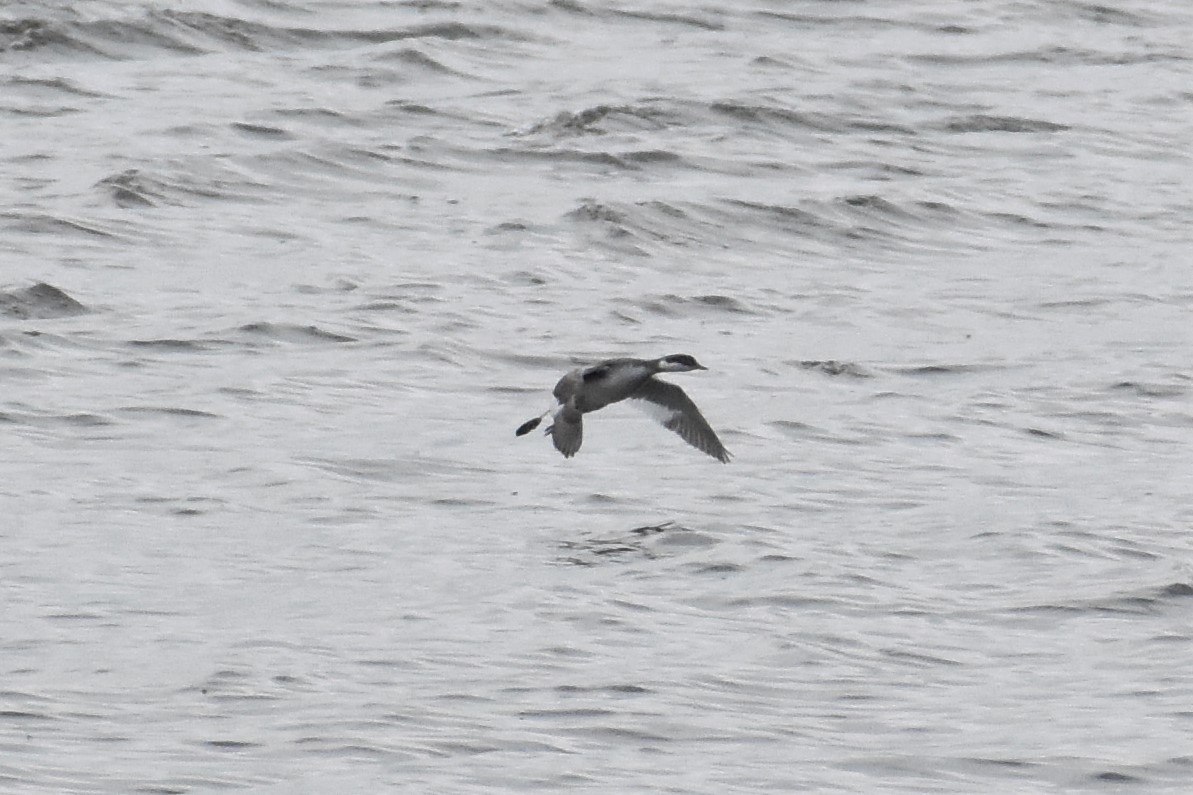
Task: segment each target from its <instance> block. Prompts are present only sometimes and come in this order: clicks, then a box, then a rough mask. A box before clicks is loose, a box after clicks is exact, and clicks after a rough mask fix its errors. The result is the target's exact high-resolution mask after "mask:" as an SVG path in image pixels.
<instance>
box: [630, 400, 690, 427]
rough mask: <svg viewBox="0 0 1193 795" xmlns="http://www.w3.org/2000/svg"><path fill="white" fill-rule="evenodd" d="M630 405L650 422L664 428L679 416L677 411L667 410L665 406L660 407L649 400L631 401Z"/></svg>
mask: <svg viewBox="0 0 1193 795" xmlns="http://www.w3.org/2000/svg"><path fill="white" fill-rule="evenodd" d="M630 403H631V404H633V406H634V408H636V409H638V410H639V411H641V412H644V413H645V414H646V415H647V416H648V417H650V418H651V419H652V420H654V421H655V422H657V423H659V424H660V425H664V426H665V425H666V424H667V423H669V422H671V421H672V420H674V419H675V418H676V417H678V416H679V415H680V412H679V411H677V410H675V409H669V408H667V407H666V406H660V405H659V404H658V403H655V402H653V401H650V400H631V401H630Z"/></svg>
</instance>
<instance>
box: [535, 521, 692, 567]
mask: <svg viewBox="0 0 1193 795" xmlns="http://www.w3.org/2000/svg"><path fill="white" fill-rule="evenodd" d="M715 543H716V541H715V539H713V538H712V537H711V536H708V535H706V534H704V533H701V532H699V531H697V530H693V529H691V528H689V527H684V526H683V525H680V524H677V523H676V522H673V521H667V522H662V523H660V524H648V525H642V526H640V527H634V528H631V529H630V530H627V531H626V532H624V533H621V534H618V535H613V536H606V535H599V536H598V535H595V534H589V535H588V536H586V537H584V538H580V539H577V540H569V541H561V542H560V543H559V548H560V549H561V550H563V554H562V555H561V556H560V558H559V562H560V563H562V564H568V565H573V566H597V565H600V564H602V563H613V562H625V561H626V560H627V559H635V560H655V559H657V558H661V557H666V556H668V555H671V554H675V551H676V549H677V548H692V547H707V546H710V545H712V544H715Z"/></svg>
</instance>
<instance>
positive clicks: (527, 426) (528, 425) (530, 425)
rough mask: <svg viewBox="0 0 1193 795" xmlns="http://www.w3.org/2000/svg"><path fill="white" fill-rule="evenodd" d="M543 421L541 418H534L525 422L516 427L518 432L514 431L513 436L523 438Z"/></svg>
mask: <svg viewBox="0 0 1193 795" xmlns="http://www.w3.org/2000/svg"><path fill="white" fill-rule="evenodd" d="M542 421H543V418H542V417H535V418H534V419H533V420H526V422H524V423H522V424H521V425H519V426H518V430H516V431H514V436H525V435H526V434H528V433H530V432H531V431H533V430H534V429H535V428H537V427H538V426H539V423H540V422H542Z"/></svg>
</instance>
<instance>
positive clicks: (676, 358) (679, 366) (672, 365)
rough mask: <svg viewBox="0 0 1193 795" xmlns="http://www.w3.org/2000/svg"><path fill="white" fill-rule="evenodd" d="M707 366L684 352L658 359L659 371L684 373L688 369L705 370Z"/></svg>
mask: <svg viewBox="0 0 1193 795" xmlns="http://www.w3.org/2000/svg"><path fill="white" fill-rule="evenodd" d="M707 369H708V368H707V367H705V366H704V365H702V364H701V363H700V362H698V361H696V359H695V358H693V357H691V356H688V355H687V354H686V353H674V354H672V355H670V356H664V357H663V358H662V359H659V372H662V373H686V372H688V371H689V370H707Z"/></svg>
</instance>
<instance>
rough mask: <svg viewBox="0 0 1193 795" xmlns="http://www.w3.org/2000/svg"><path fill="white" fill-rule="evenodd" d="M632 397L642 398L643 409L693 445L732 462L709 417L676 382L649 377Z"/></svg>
mask: <svg viewBox="0 0 1193 795" xmlns="http://www.w3.org/2000/svg"><path fill="white" fill-rule="evenodd" d="M630 399H631V400H636V401H642V402H641V403H640V404H639V405H640V406H641V407H642V408H645V409H646V410H647V411H648V412H649V413H650V414H651V415H652V416H653V417H654V418H655V419H657V420H658V421H659V422H661V423H663V427H664V428H666V429H667V430H670V431H675V432H676V433H678V434H679V435H680V437H681V438H682V439H683V440H684V441H685V442H687V443H688V444H690V445H692V447H695V448H696V449H697V450H699V451H701V452H702V453H707V454H708V455H710V456H712V457H713V458H715V459H717V460H718V461H720V462H721V463H722V464H728V463H729V458H730V456H729V451H728V450H726V449H725V445H723V444H721V440H720V439H718V438H717V434H716V432H715V431H713V429H712V428H711V427H710V426H709V424H708V420H706V419H704V415H703V414H701V413H700V409H698V408H696V404H695V403H693V402H692V399H691V398H690V397H688V395H687V393H686V392H684V391H683V390H682V389H680V388H679V387H677V386H676V385H675V384H672V383H668V382H667V381H660V380H659V379H657V378H648V379H646V381H645V382H643V384H642V386H640V387H638V389H637V390H635V392H634V394H632V395H630Z"/></svg>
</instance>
